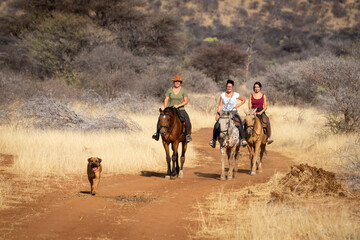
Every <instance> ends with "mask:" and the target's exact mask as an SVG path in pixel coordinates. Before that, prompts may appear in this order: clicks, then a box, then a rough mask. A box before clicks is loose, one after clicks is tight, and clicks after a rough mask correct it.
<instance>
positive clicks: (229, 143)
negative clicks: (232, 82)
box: [218, 112, 240, 180]
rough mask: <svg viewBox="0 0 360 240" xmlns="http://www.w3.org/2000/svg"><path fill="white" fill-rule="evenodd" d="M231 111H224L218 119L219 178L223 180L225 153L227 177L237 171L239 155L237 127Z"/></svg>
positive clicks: (229, 177) (230, 177)
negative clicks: (227, 163) (227, 167)
mask: <svg viewBox="0 0 360 240" xmlns="http://www.w3.org/2000/svg"><path fill="white" fill-rule="evenodd" d="M233 118H234V115H233V114H232V113H231V112H224V113H223V114H222V115H221V116H220V119H219V124H220V135H219V137H218V140H219V143H220V152H221V177H220V179H221V180H225V179H226V177H225V154H227V158H228V161H229V172H228V176H227V179H228V180H230V179H232V178H233V177H235V172H237V160H238V157H239V155H240V139H239V129H238V128H237V127H236V126H235V124H234V121H233Z"/></svg>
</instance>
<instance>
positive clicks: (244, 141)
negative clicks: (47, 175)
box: [240, 139, 248, 146]
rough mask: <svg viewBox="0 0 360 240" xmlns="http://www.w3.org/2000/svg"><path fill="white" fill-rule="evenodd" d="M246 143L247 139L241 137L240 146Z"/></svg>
mask: <svg viewBox="0 0 360 240" xmlns="http://www.w3.org/2000/svg"><path fill="white" fill-rule="evenodd" d="M247 144H248V143H247V141H246V140H245V139H241V140H240V145H241V146H246V145H247Z"/></svg>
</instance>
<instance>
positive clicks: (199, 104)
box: [189, 95, 219, 114]
mask: <svg viewBox="0 0 360 240" xmlns="http://www.w3.org/2000/svg"><path fill="white" fill-rule="evenodd" d="M218 104H219V98H218V96H216V97H212V96H206V95H205V96H201V95H196V96H190V98H189V105H190V106H191V107H192V108H193V109H195V110H197V111H200V112H205V113H210V114H213V113H214V111H215V109H217V106H218ZM214 114H215V113H214Z"/></svg>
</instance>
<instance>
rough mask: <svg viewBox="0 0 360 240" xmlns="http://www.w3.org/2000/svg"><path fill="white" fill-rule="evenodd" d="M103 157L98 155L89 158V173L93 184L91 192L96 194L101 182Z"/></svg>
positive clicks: (91, 184)
mask: <svg viewBox="0 0 360 240" xmlns="http://www.w3.org/2000/svg"><path fill="white" fill-rule="evenodd" d="M101 161H102V160H101V159H100V158H98V157H91V158H89V159H88V166H87V174H88V178H89V182H90V186H91V194H92V195H95V194H96V192H97V188H98V185H99V182H100V175H101V171H102V166H101V164H100V163H101Z"/></svg>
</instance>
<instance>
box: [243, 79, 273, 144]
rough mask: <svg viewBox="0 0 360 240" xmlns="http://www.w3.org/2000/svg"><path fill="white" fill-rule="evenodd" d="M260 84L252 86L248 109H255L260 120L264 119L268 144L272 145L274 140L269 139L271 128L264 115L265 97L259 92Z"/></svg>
mask: <svg viewBox="0 0 360 240" xmlns="http://www.w3.org/2000/svg"><path fill="white" fill-rule="evenodd" d="M261 87H262V86H261V83H260V82H255V83H254V86H253V90H254V93H253V94H251V95H250V97H249V109H256V113H257V115H258V116H259V117H260V119H263V118H266V120H267V121H266V120H265V121H264V122H267V126H266V132H267V134H268V140H267V142H268V144H270V143H272V142H273V141H274V140H273V139H272V138H271V126H270V119H269V117H268V116H267V115H266V113H265V111H266V109H267V102H266V95H265V94H263V93H262V92H261Z"/></svg>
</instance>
